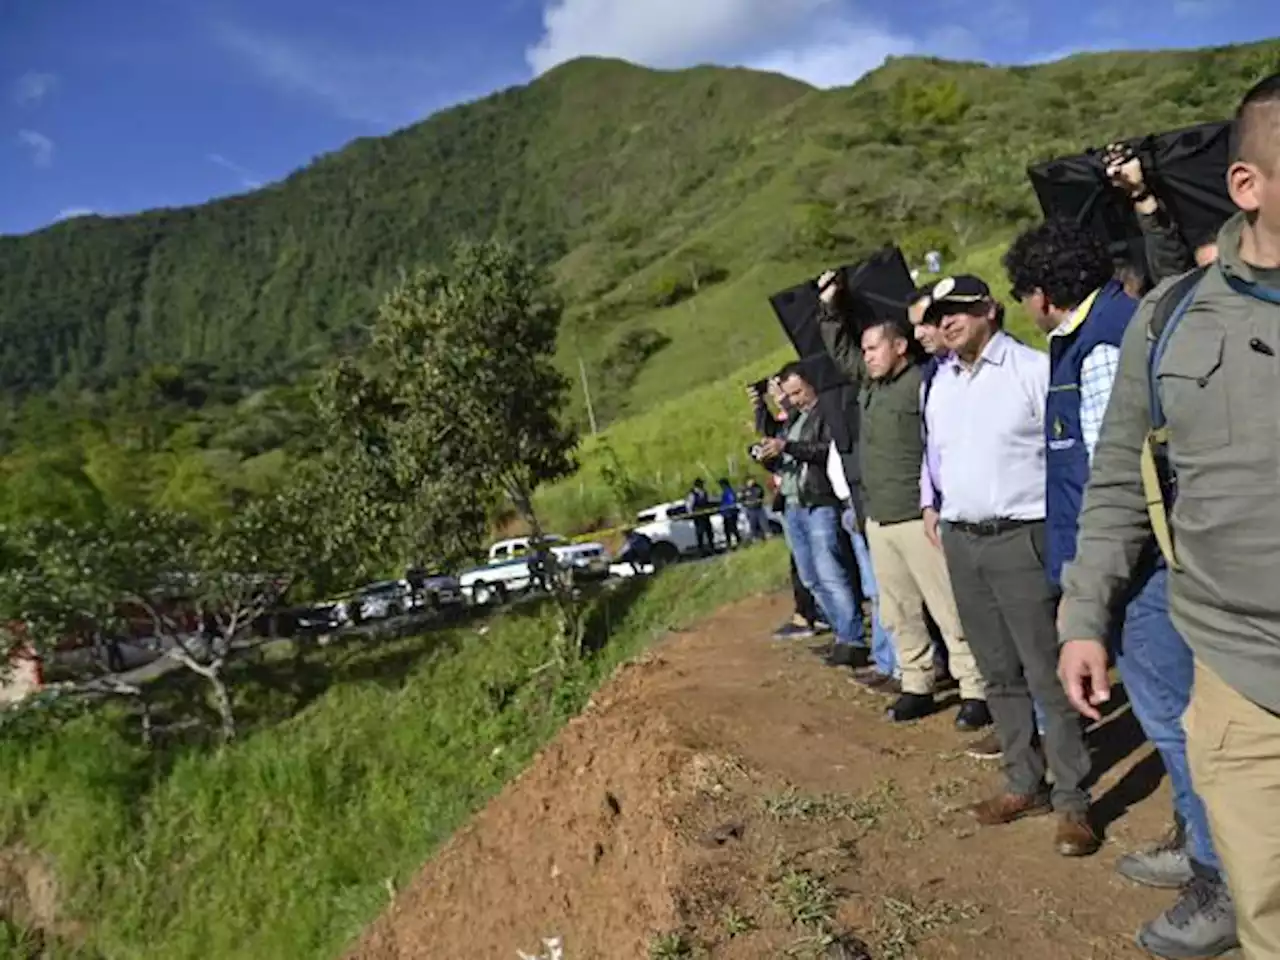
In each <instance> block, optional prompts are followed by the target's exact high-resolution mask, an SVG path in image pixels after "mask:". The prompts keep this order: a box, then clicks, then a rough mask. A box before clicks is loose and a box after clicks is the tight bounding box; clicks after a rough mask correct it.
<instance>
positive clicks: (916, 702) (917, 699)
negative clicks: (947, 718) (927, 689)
mask: <svg viewBox="0 0 1280 960" xmlns="http://www.w3.org/2000/svg"><path fill="white" fill-rule="evenodd" d="M933 711H934V703H933V694H931V693H927V694H920V693H904V694H903V695H902V696H900V697H899V698H898V699H897V701H896V702H895V703H894V705H893V706H892V707H890V708H889V712H888V713H887V714H886V716H887V717H888V718H889V719H890V720H892V721H893V722H894V723H909V722H910V721H912V720H923V719H924V718H925V717H927V716H929V714H931V713H933Z"/></svg>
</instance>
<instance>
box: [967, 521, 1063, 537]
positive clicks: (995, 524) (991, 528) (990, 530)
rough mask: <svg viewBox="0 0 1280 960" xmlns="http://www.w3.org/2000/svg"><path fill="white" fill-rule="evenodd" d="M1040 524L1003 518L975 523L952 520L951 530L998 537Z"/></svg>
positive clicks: (972, 534) (979, 535) (976, 535)
mask: <svg viewBox="0 0 1280 960" xmlns="http://www.w3.org/2000/svg"><path fill="white" fill-rule="evenodd" d="M1041 522H1042V521H1040V520H1008V519H1004V518H997V519H995V520H979V521H978V522H977V523H966V522H965V521H963V520H953V521H952V522H951V529H953V530H959V531H960V532H961V533H967V534H970V535H971V536H975V537H998V536H999V535H1000V534H1002V533H1008V532H1009V531H1010V530H1017V529H1019V528H1020V527H1028V526H1030V525H1031V524H1033V523H1041Z"/></svg>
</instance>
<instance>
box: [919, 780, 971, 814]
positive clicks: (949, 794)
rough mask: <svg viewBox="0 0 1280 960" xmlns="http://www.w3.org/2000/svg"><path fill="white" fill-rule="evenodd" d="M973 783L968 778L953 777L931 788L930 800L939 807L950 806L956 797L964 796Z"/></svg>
mask: <svg viewBox="0 0 1280 960" xmlns="http://www.w3.org/2000/svg"><path fill="white" fill-rule="evenodd" d="M972 784H973V781H972V780H970V779H968V778H966V777H952V778H951V779H949V780H941V781H939V782H937V783H935V784H932V785H931V786H930V787H929V799H930V800H932V801H933V802H934V803H936V804H938V805H939V806H944V807H945V806H950V805H951V804H952V801H954V800H955V799H956V797H960V796H963V795H964V794H965V793H966V792H967V791H968V790H969V787H970V786H972Z"/></svg>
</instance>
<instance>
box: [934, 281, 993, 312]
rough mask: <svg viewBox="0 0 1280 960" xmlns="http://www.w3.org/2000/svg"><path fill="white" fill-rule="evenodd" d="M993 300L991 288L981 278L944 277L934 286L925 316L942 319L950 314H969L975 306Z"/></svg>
mask: <svg viewBox="0 0 1280 960" xmlns="http://www.w3.org/2000/svg"><path fill="white" fill-rule="evenodd" d="M990 299H991V288H990V287H988V286H987V285H986V283H985V282H983V281H982V280H981V279H980V278H978V277H975V276H973V275H972V274H968V273H964V274H960V275H959V276H955V277H943V278H942V279H941V280H939V281H938V282H937V283H935V284H934V285H933V291H932V292H931V293H930V294H929V306H928V308H927V309H926V310H925V316H926V317H929V318H934V317H942V316H946V315H947V314H950V313H964V312H968V311H969V309H970V308H971V307H973V305H974V304H977V303H983V302H984V301H987V300H990Z"/></svg>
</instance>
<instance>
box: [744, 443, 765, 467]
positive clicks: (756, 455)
mask: <svg viewBox="0 0 1280 960" xmlns="http://www.w3.org/2000/svg"><path fill="white" fill-rule="evenodd" d="M747 456H749V457H750V458H751V459H752V460H755V461H756V462H757V463H758V462H760V461H761V460H763V459H764V448H763V447H761V446H760V444H758V443H753V444H752V445H751V446H749V447H747Z"/></svg>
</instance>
